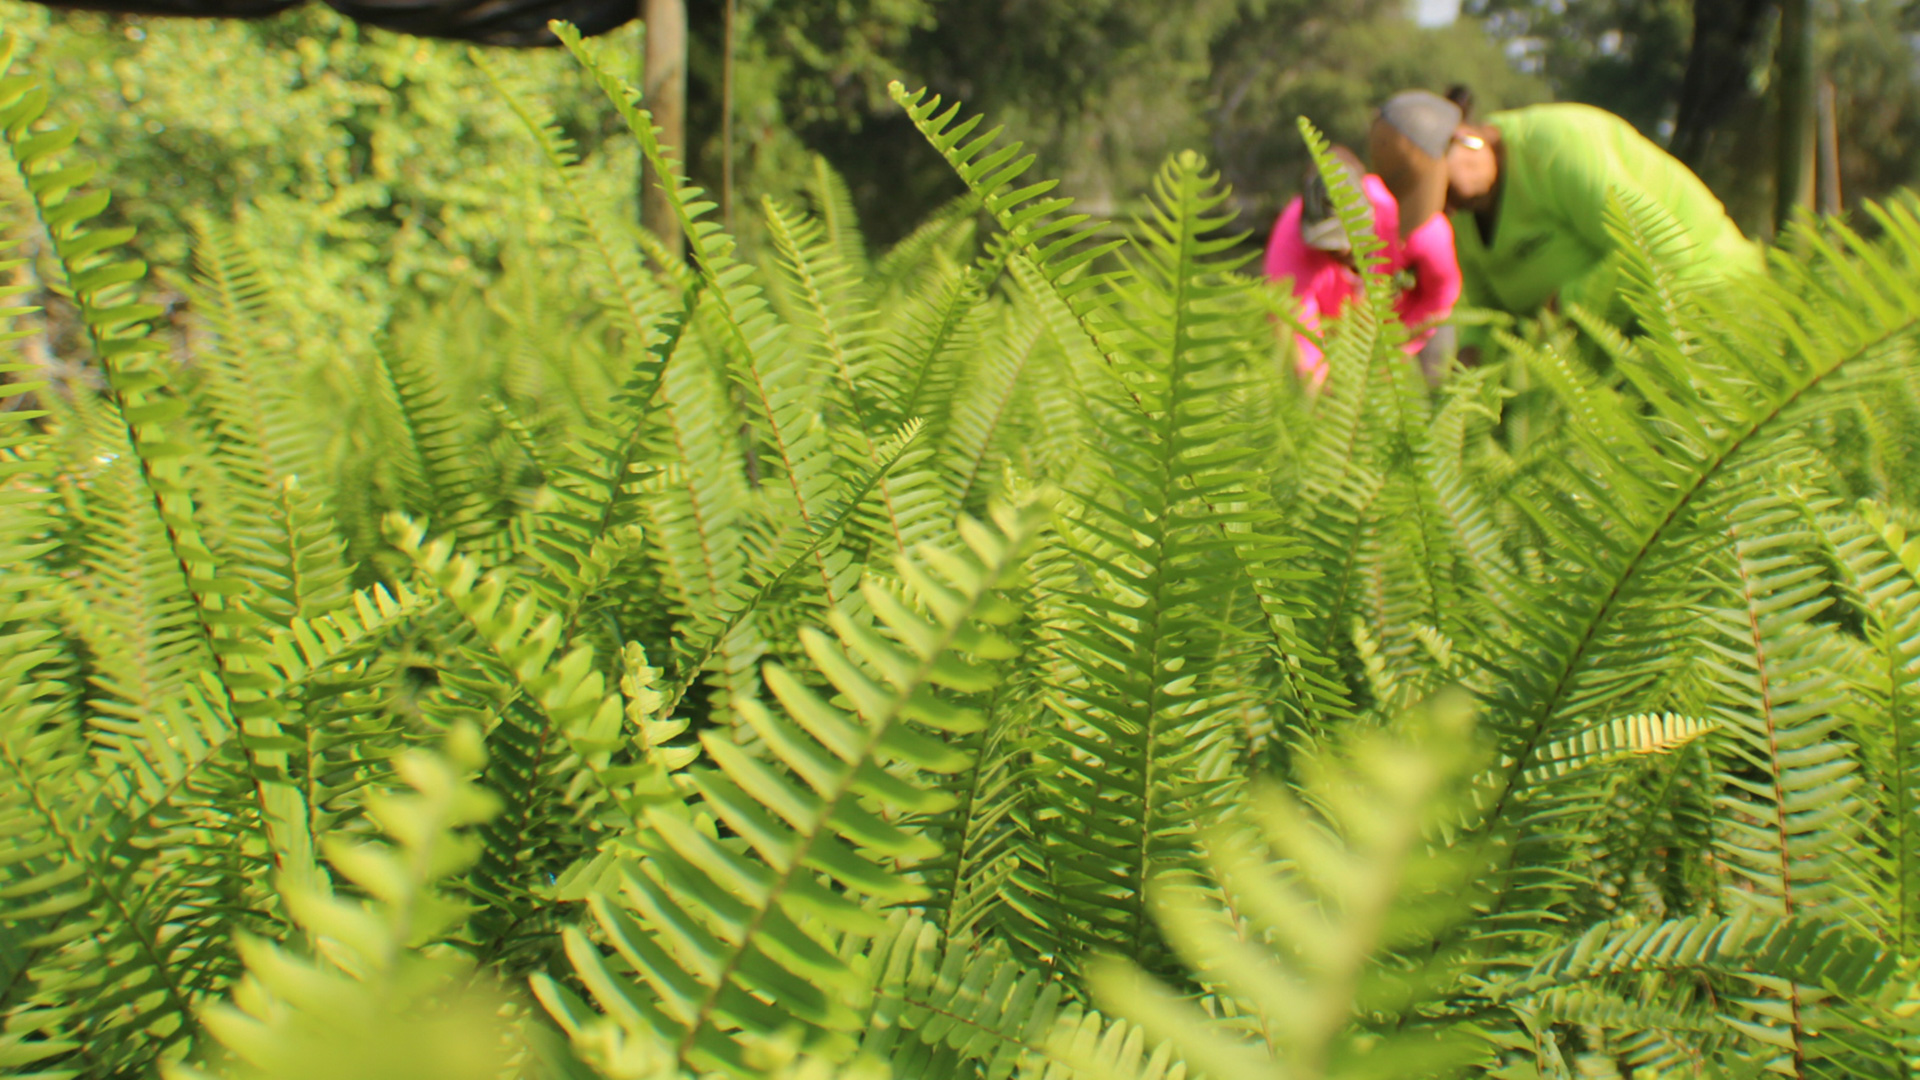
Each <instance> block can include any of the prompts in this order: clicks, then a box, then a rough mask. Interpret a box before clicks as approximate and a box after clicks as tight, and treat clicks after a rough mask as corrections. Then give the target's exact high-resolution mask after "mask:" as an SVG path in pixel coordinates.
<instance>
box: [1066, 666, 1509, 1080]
mask: <svg viewBox="0 0 1920 1080" xmlns="http://www.w3.org/2000/svg"><path fill="white" fill-rule="evenodd" d="M1341 749H1342V752H1340V753H1339V754H1338V755H1337V756H1336V755H1334V754H1329V755H1327V756H1325V757H1323V758H1321V759H1318V760H1316V761H1314V762H1313V763H1312V765H1311V766H1310V771H1308V772H1306V773H1305V775H1304V776H1303V777H1302V779H1303V785H1302V786H1303V787H1304V789H1305V790H1304V792H1303V794H1302V797H1301V800H1296V798H1294V797H1291V796H1288V795H1286V794H1283V793H1281V792H1278V791H1273V792H1268V793H1266V794H1264V795H1263V796H1261V797H1260V798H1259V799H1258V800H1257V801H1256V802H1255V804H1254V806H1253V808H1252V809H1253V818H1254V820H1255V821H1257V822H1258V824H1259V826H1260V830H1259V834H1258V835H1257V836H1249V835H1244V834H1243V833H1241V832H1232V831H1222V832H1221V833H1220V834H1219V838H1218V840H1217V841H1216V842H1215V843H1213V844H1211V845H1210V851H1209V855H1208V858H1207V863H1208V867H1209V870H1210V872H1211V874H1210V876H1211V877H1212V879H1213V883H1214V887H1213V888H1206V887H1202V885H1201V884H1200V883H1198V882H1195V881H1192V880H1188V881H1185V882H1179V883H1175V882H1166V883H1162V884H1161V885H1160V886H1158V887H1157V888H1156V892H1157V893H1158V896H1159V910H1160V911H1161V912H1162V916H1161V917H1162V918H1163V919H1164V920H1165V926H1166V929H1167V933H1168V935H1169V936H1170V937H1171V938H1172V939H1173V940H1174V942H1175V944H1176V945H1177V947H1178V948H1179V950H1180V953H1181V955H1182V956H1183V957H1184V958H1185V959H1186V960H1187V962H1188V964H1189V965H1190V966H1191V967H1192V969H1193V971H1194V974H1195V976H1196V977H1197V978H1198V979H1199V980H1201V981H1202V982H1203V983H1204V984H1206V985H1208V986H1210V987H1213V988H1217V992H1218V993H1219V994H1221V995H1222V996H1225V997H1229V998H1232V999H1233V1000H1235V1001H1237V1002H1238V1003H1239V1005H1240V1011H1241V1012H1242V1013H1244V1015H1246V1016H1247V1017H1249V1018H1254V1019H1256V1020H1257V1024H1256V1025H1255V1027H1254V1030H1255V1031H1257V1032H1258V1033H1259V1035H1258V1037H1257V1039H1250V1038H1248V1037H1247V1035H1245V1034H1242V1033H1241V1032H1240V1031H1236V1030H1235V1029H1234V1027H1233V1026H1231V1025H1229V1024H1227V1023H1224V1022H1222V1021H1220V1020H1216V1019H1212V1018H1210V1017H1208V1016H1207V1014H1206V1013H1203V1012H1202V1011H1201V1010H1200V1009H1199V1008H1198V1007H1196V1006H1195V1005H1194V1004H1193V1003H1192V1002H1190V1001H1186V1000H1182V999H1181V998H1180V997H1178V996H1176V995H1175V994H1174V992H1173V991H1171V990H1170V989H1168V988H1167V987H1165V986H1162V985H1160V984H1158V983H1157V982H1155V981H1154V980H1153V979H1151V978H1150V977H1148V976H1147V975H1146V974H1145V973H1144V972H1142V971H1141V970H1140V969H1139V968H1138V967H1137V966H1135V965H1133V964H1132V963H1130V962H1127V961H1124V960H1117V959H1116V960H1109V961H1106V962H1105V963H1103V964H1102V965H1101V966H1100V967H1098V968H1096V969H1095V971H1094V972H1093V974H1092V984H1093V989H1094V992H1095V995H1096V997H1097V999H1098V1000H1100V1001H1102V1002H1104V1003H1106V1004H1107V1005H1108V1007H1109V1008H1110V1009H1111V1011H1112V1012H1113V1013H1114V1014H1115V1015H1118V1016H1122V1017H1125V1018H1127V1019H1129V1020H1132V1021H1133V1022H1135V1023H1138V1024H1139V1025H1140V1026H1141V1027H1142V1028H1143V1029H1144V1030H1145V1031H1146V1033H1147V1034H1148V1036H1149V1037H1151V1038H1156V1039H1165V1040H1166V1041H1167V1042H1169V1043H1170V1044H1172V1050H1173V1052H1174V1053H1175V1054H1177V1055H1178V1056H1179V1057H1181V1058H1182V1059H1184V1060H1185V1061H1186V1062H1187V1063H1188V1065H1190V1066H1191V1067H1193V1068H1194V1069H1195V1070H1196V1071H1199V1072H1204V1073H1206V1074H1207V1075H1210V1076H1260V1075H1274V1076H1290V1077H1302V1078H1318V1077H1335V1076H1345V1075H1350V1073H1349V1071H1348V1070H1349V1069H1352V1070H1353V1071H1352V1072H1351V1075H1372V1073H1371V1072H1370V1071H1363V1070H1365V1069H1366V1065H1365V1064H1362V1062H1361V1060H1360V1056H1361V1055H1366V1056H1368V1057H1374V1056H1375V1055H1379V1057H1378V1058H1376V1060H1381V1061H1387V1060H1395V1059H1399V1060H1402V1061H1417V1062H1418V1063H1419V1070H1420V1072H1422V1073H1423V1074H1427V1075H1433V1074H1440V1075H1445V1074H1447V1073H1448V1072H1450V1071H1452V1069H1453V1068H1455V1067H1457V1064H1459V1063H1462V1062H1463V1059H1464V1058H1466V1057H1467V1056H1469V1055H1470V1054H1471V1053H1472V1052H1473V1048H1472V1047H1471V1046H1468V1045H1463V1044H1462V1043H1461V1042H1460V1040H1459V1039H1458V1037H1457V1036H1454V1037H1448V1036H1446V1035H1445V1034H1443V1033H1442V1032H1441V1031H1439V1030H1436V1029H1434V1028H1433V1027H1431V1026H1430V1025H1426V1024H1423V1023H1422V1022H1421V1021H1420V1019H1419V1018H1418V1015H1417V1012H1416V1009H1415V1006H1416V1004H1417V1002H1418V1000H1419V997H1420V996H1421V994H1422V993H1423V991H1425V989H1426V987H1428V986H1432V985H1434V983H1435V982H1436V981H1437V979H1436V975H1435V973H1428V974H1426V975H1424V976H1423V977H1422V978H1419V979H1402V978H1400V977H1398V976H1397V975H1396V974H1395V972H1394V970H1393V966H1392V965H1391V964H1390V963H1388V964H1381V963H1380V962H1379V960H1380V958H1382V957H1384V956H1386V955H1390V954H1391V953H1392V952H1393V951H1394V950H1401V949H1419V948H1421V947H1423V946H1426V945H1428V944H1429V943H1431V942H1432V940H1433V937H1434V935H1435V934H1436V933H1437V932H1438V931H1439V930H1441V929H1442V928H1443V927H1444V926H1445V925H1446V924H1447V923H1449V922H1451V921H1453V920H1455V919H1457V918H1459V917H1460V916H1461V915H1462V914H1464V907H1465V905H1464V903H1463V902H1462V898H1461V896H1460V895H1459V893H1460V891H1461V889H1462V888H1463V886H1465V885H1466V884H1468V882H1469V880H1470V878H1471V875H1472V874H1473V873H1474V872H1475V871H1476V870H1477V867H1475V866H1474V864H1473V863H1472V862H1470V861H1468V860H1465V859H1462V858H1461V857H1460V853H1459V852H1457V851H1447V850H1445V849H1444V848H1442V849H1438V850H1436V849H1435V848H1434V847H1430V846H1429V843H1428V840H1427V838H1428V837H1429V836H1431V835H1433V832H1432V830H1435V829H1437V828H1441V827H1444V826H1443V823H1447V822H1451V821H1455V820H1457V815H1458V814H1459V813H1460V811H1461V809H1462V808H1463V806H1464V805H1465V802H1464V796H1465V795H1466V794H1467V791H1468V788H1469V786H1470V784H1471V782H1472V779H1473V775H1474V773H1475V772H1476V771H1477V769H1478V768H1479V760H1478V759H1479V758H1480V757H1481V754H1480V752H1479V751H1478V749H1477V748H1476V746H1475V745H1474V739H1473V735H1472V727H1471V719H1470V714H1469V713H1468V711H1467V710H1466V708H1465V702H1464V701H1462V700H1460V699H1458V698H1456V699H1454V700H1452V701H1447V702H1441V703H1436V704H1434V705H1433V706H1431V707H1430V708H1429V709H1428V710H1426V711H1424V712H1419V713H1415V714H1413V715H1411V716H1409V717H1408V718H1407V719H1406V720H1405V721H1403V723H1402V725H1401V726H1400V728H1399V729H1398V730H1394V731H1390V732H1379V731H1376V732H1371V733H1364V734H1363V733H1361V732H1359V731H1356V732H1354V733H1353V734H1352V735H1351V736H1350V737H1349V739H1348V741H1347V743H1346V745H1345V746H1344V747H1343V748H1341ZM1302 800H1304V801H1302ZM1428 962H1429V963H1444V962H1445V961H1444V960H1443V959H1442V958H1438V957H1436V958H1433V959H1431V960H1429V961H1428ZM1369 1044H1374V1045H1369ZM1401 1055H1405V1056H1404V1057H1401ZM1096 1075H1098V1074H1096Z"/></svg>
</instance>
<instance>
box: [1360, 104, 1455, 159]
mask: <svg viewBox="0 0 1920 1080" xmlns="http://www.w3.org/2000/svg"><path fill="white" fill-rule="evenodd" d="M1380 119H1382V120H1385V121H1386V122H1387V123H1389V124H1391V125H1393V127H1394V128H1395V130H1397V131H1399V132H1400V134H1402V135H1405V136H1406V137H1407V141H1408V142H1410V143H1412V144H1413V145H1414V146H1416V147H1418V148H1419V150H1420V151H1421V152H1422V153H1424V154H1426V155H1427V156H1428V157H1431V158H1440V157H1445V156H1446V154H1447V145H1448V144H1449V143H1451V142H1452V141H1453V132H1454V129H1455V128H1457V127H1459V126H1460V121H1461V120H1463V119H1465V114H1464V113H1462V112H1461V111H1460V106H1458V105H1455V104H1454V103H1453V102H1451V101H1448V100H1447V99H1446V98H1443V97H1441V96H1440V95H1439V94H1430V93H1428V92H1427V91H1425V90H1406V91H1403V92H1401V93H1398V94H1395V95H1393V96H1392V97H1390V98H1388V99H1387V103H1386V104H1385V105H1382V106H1380Z"/></svg>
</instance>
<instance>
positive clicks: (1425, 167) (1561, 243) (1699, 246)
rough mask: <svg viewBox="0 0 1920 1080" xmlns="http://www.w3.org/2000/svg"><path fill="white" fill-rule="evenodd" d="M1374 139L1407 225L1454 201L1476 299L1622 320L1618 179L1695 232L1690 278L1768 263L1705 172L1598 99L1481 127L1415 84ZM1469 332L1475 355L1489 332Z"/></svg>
mask: <svg viewBox="0 0 1920 1080" xmlns="http://www.w3.org/2000/svg"><path fill="white" fill-rule="evenodd" d="M1461 96H1462V95H1460V94H1456V95H1455V97H1456V98H1460V97H1461ZM1368 149H1369V153H1370V155H1371V157H1372V159H1373V167H1374V170H1375V171H1376V172H1378V173H1379V174H1380V177H1381V179H1382V180H1383V181H1384V182H1385V184H1386V186H1387V188H1388V189H1389V190H1390V191H1392V192H1393V194H1394V196H1395V197H1396V199H1398V201H1399V204H1400V210H1401V227H1402V228H1410V227H1418V226H1420V225H1421V223H1422V222H1424V221H1425V220H1426V219H1428V218H1438V217H1439V216H1441V215H1440V213H1439V212H1440V211H1441V210H1442V209H1445V210H1447V211H1449V212H1450V214H1451V218H1452V223H1453V232H1454V236H1455V239H1456V250H1457V252H1458V257H1459V262H1460V272H1461V277H1462V280H1463V284H1464V300H1465V302H1466V303H1467V304H1468V305H1469V306H1471V307H1483V308H1491V309H1493V310H1496V311H1504V312H1508V313H1510V314H1513V315H1521V316H1524V315H1531V314H1533V313H1535V312H1537V311H1539V310H1540V309H1542V308H1544V307H1557V306H1559V305H1564V304H1568V303H1579V304H1581V305H1582V306H1584V307H1586V308H1588V309H1590V310H1592V311H1595V312H1597V313H1599V314H1601V315H1604V316H1607V317H1609V318H1612V319H1615V320H1620V319H1622V318H1623V317H1624V310H1623V309H1622V308H1620V307H1619V306H1618V305H1617V303H1616V293H1617V282H1616V280H1615V279H1616V274H1615V273H1614V269H1615V262H1616V261H1615V260H1614V259H1613V258H1612V256H1613V254H1614V251H1615V245H1614V241H1613V238H1612V237H1611V236H1610V235H1609V234H1608V232H1607V226H1606V207H1607V196H1608V193H1609V192H1610V191H1613V190H1615V189H1618V190H1620V191H1621V192H1623V193H1625V194H1628V195H1632V196H1639V197H1640V198H1643V199H1646V200H1647V201H1650V202H1652V203H1655V204H1657V205H1659V206H1661V207H1663V208H1665V210H1666V211H1667V213H1668V214H1670V215H1672V217H1673V219H1674V221H1675V222H1677V223H1678V225H1679V227H1680V229H1681V230H1682V232H1683V233H1684V237H1683V241H1682V242H1681V243H1680V244H1677V245H1676V246H1675V252H1676V254H1677V255H1678V257H1679V261H1680V265H1679V267H1678V270H1679V272H1680V273H1681V275H1682V276H1683V277H1684V278H1691V279H1693V280H1696V281H1712V280H1721V279H1724V278H1726V277H1728V276H1731V275H1733V274H1736V273H1741V272H1747V271H1753V272H1758V271H1759V270H1760V269H1761V268H1762V265H1763V260H1762V257H1761V254H1760V250H1759V248H1758V247H1757V246H1756V245H1754V244H1753V243H1752V242H1751V241H1749V240H1748V239H1747V238H1746V237H1744V236H1742V235H1741V234H1740V229H1739V227H1738V226H1736V225H1735V224H1734V223H1733V221H1732V219H1731V218H1729V217H1728V216H1727V211H1726V208H1725V207H1724V206H1722V205H1721V204H1720V200H1718V199H1716V198H1714V196H1713V193H1712V192H1711V191H1709V190H1707V185H1706V184H1704V183H1702V182H1701V180H1700V178H1699V177H1697V176H1695V175H1694V174H1693V172H1692V171H1691V170H1689V169H1688V168H1687V167H1686V166H1685V165H1682V164H1680V162H1679V161H1677V160H1675V159H1674V158H1673V157H1671V156H1670V155H1668V154H1667V152H1666V151H1664V150H1662V149H1660V148H1659V147H1658V146H1655V145H1654V144H1653V143H1652V142H1650V141H1649V140H1648V139H1647V138H1646V137H1644V136H1642V135H1641V134H1640V133H1639V132H1638V131H1635V130H1634V128H1633V125H1631V124H1629V123H1627V122H1626V121H1625V120H1622V119H1621V118H1620V117H1618V116H1615V115H1613V114H1612V113H1609V112H1605V111H1603V110H1601V109H1596V108H1593V107H1592V106H1590V105H1576V104H1553V105H1533V106H1528V107H1526V108H1521V109H1510V110H1507V111H1505V112H1497V113H1494V114H1492V115H1490V116H1488V117H1487V119H1486V122H1485V123H1483V124H1475V123H1470V122H1469V118H1468V116H1467V115H1466V112H1465V111H1464V110H1463V109H1462V108H1461V106H1460V105H1459V104H1458V103H1456V101H1452V100H1448V99H1447V98H1443V97H1440V96H1439V95H1436V94H1431V93H1428V92H1426V91H1424V90H1410V91H1406V92H1404V93H1399V94H1395V95H1394V96H1393V97H1391V98H1389V99H1388V100H1387V102H1386V104H1385V105H1383V106H1382V107H1381V109H1380V112H1379V115H1378V116H1377V117H1376V118H1375V120H1374V123H1373V128H1372V131H1371V132H1370V134H1369V138H1368ZM1461 339H1462V340H1461V358H1462V359H1463V360H1465V361H1467V362H1469V363H1471V362H1473V361H1474V360H1475V359H1476V358H1477V354H1478V351H1479V348H1480V347H1481V346H1483V345H1484V344H1485V340H1486V332H1485V330H1484V328H1469V329H1468V331H1467V332H1465V333H1463V334H1462V335H1461Z"/></svg>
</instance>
